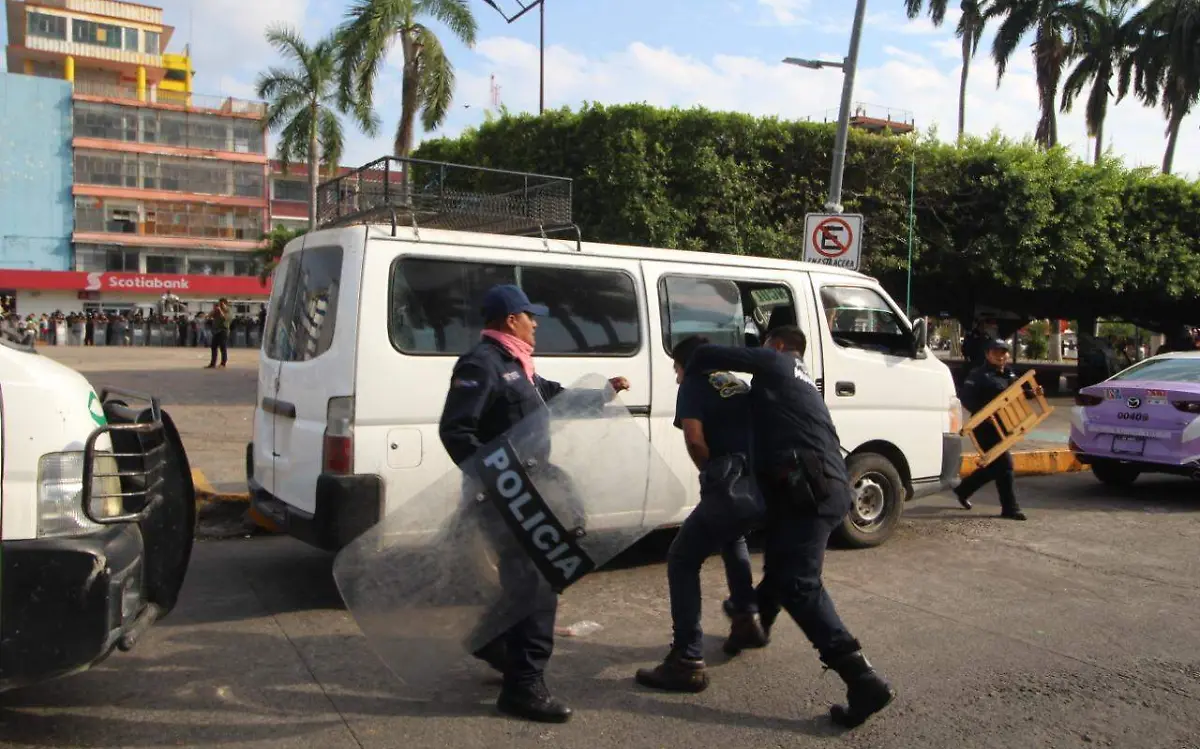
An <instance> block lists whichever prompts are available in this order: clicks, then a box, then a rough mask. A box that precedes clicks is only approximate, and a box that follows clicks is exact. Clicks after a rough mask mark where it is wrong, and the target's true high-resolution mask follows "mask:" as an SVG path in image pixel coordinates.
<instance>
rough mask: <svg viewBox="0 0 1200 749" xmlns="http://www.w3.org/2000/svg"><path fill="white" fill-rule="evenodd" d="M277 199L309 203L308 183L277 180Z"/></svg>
mask: <svg viewBox="0 0 1200 749" xmlns="http://www.w3.org/2000/svg"><path fill="white" fill-rule="evenodd" d="M275 199H276V200H291V201H294V202H296V203H307V202H308V183H307V182H299V181H297V180H294V179H277V180H275Z"/></svg>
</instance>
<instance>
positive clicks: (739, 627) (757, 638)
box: [722, 614, 768, 655]
mask: <svg viewBox="0 0 1200 749" xmlns="http://www.w3.org/2000/svg"><path fill="white" fill-rule="evenodd" d="M729 618H730V620H731V622H730V625H729V637H728V638H727V639H726V640H725V645H724V646H723V647H722V649H723V650H724V651H725V652H726V653H728V654H729V655H737V654H738V653H740V652H742V651H743V650H750V649H753V648H763V647H766V646H767V642H768V639H767V633H766V632H765V631H763V628H762V627H761V626H760V625H759V623H758V619H757V618H756V617H755V616H754V614H731V615H730V617H729Z"/></svg>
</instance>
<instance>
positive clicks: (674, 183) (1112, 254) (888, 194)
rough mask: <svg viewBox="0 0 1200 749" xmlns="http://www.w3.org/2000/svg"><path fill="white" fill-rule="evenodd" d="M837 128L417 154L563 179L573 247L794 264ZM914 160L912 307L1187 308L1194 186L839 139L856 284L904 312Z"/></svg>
mask: <svg viewBox="0 0 1200 749" xmlns="http://www.w3.org/2000/svg"><path fill="white" fill-rule="evenodd" d="M832 147H833V126H832V125H826V124H813V123H804V122H782V121H779V120H776V119H759V118H754V117H750V116H748V115H741V114H728V113H717V112H710V111H707V110H703V109H691V110H680V109H670V110H664V109H657V108H653V107H649V106H611V107H606V106H599V105H588V106H585V107H583V108H582V109H581V110H580V111H578V112H572V111H569V110H565V109H564V110H558V111H550V112H547V113H546V114H545V115H544V116H542V117H535V116H520V117H512V116H504V117H501V118H499V119H496V120H494V121H492V122H490V123H488V124H485V125H483V126H482V127H480V128H478V129H475V130H470V131H468V132H466V133H465V134H464V135H462V136H461V137H459V138H456V139H441V140H433V141H427V142H425V143H423V144H422V145H421V147H420V148H419V149H418V150H417V152H416V153H415V154H414V157H417V158H423V159H431V160H437V161H450V162H457V163H461V164H474V165H481V166H491V167H497V168H503V169H514V170H520V171H532V172H539V173H543V174H554V175H561V176H565V177H571V178H572V179H574V180H575V185H574V188H575V195H574V211H575V216H576V221H577V223H578V224H579V225H580V227H581V228H582V230H583V235H584V238H585V239H588V240H593V241H604V242H617V243H630V244H642V245H652V246H662V247H673V248H680V249H691V250H705V251H713V252H726V253H735V254H749V255H764V256H770V257H789V258H795V257H799V256H800V254H801V252H802V248H803V242H802V234H803V226H804V214H805V213H806V212H809V211H820V210H822V206H823V204H824V202H825V198H826V190H827V185H828V180H829V166H830V161H831V152H832ZM914 151H915V159H916V184H915V196H916V198H915V213H916V232H915V237H916V239H915V243H914V263H913V304H914V307H915V308H916V309H918V310H920V311H921V312H922V313H924V314H938V313H940V312H948V313H950V314H953V315H954V316H956V317H959V318H960V319H964V320H965V319H967V318H968V317H969V315H970V313H971V310H972V309H973V306H974V305H976V304H989V305H993V306H997V307H1001V308H1004V309H1011V310H1013V311H1016V312H1019V313H1021V314H1024V315H1027V316H1029V317H1060V318H1080V317H1082V318H1088V317H1095V316H1098V315H1099V316H1109V317H1125V318H1128V319H1131V320H1137V321H1139V322H1140V323H1142V324H1143V325H1145V326H1147V327H1152V328H1160V327H1163V326H1166V325H1169V324H1171V323H1174V322H1176V321H1181V320H1185V319H1188V318H1195V317H1196V316H1197V311H1198V307H1197V305H1198V303H1200V244H1198V243H1200V239H1198V237H1200V211H1198V210H1197V209H1198V208H1200V185H1197V184H1196V183H1189V182H1186V181H1184V180H1181V179H1179V178H1177V177H1169V176H1156V175H1154V174H1152V173H1151V172H1150V171H1149V170H1128V169H1125V168H1123V167H1122V166H1121V165H1120V164H1119V163H1117V162H1115V161H1105V162H1102V163H1101V164H1100V165H1098V166H1091V165H1088V164H1084V163H1081V162H1080V161H1079V160H1077V159H1075V158H1074V157H1073V156H1071V155H1070V154H1069V153H1067V152H1065V151H1063V150H1052V151H1050V152H1042V151H1039V150H1037V149H1036V148H1034V147H1033V145H1032V144H1031V143H1014V142H1011V141H1008V140H1005V139H1003V138H1000V137H998V136H993V137H992V138H989V139H987V140H969V141H967V142H965V143H964V144H963V146H962V147H955V146H952V145H947V144H944V143H939V142H937V141H936V140H934V139H932V138H927V139H925V140H922V141H920V142H917V141H916V140H915V139H913V138H902V137H894V136H892V137H888V136H877V135H871V134H867V133H862V132H858V131H852V132H851V137H850V142H849V147H848V149H847V157H846V167H845V174H844V191H843V198H842V202H843V204H844V206H845V210H846V211H847V212H861V213H863V214H864V215H865V217H866V222H867V223H866V228H865V230H864V235H865V236H864V268H863V270H864V271H865V272H867V273H870V274H871V275H874V276H877V277H879V278H881V279H882V280H883V282H884V283H885V284H886V285H887V287H888V288H889V290H890V291H891V292H892V294H893V295H895V296H896V298H898V299H903V298H904V293H905V284H906V276H907V273H906V270H907V257H908V244H907V242H908V211H909V192H910V174H911V169H912V161H913V158H914Z"/></svg>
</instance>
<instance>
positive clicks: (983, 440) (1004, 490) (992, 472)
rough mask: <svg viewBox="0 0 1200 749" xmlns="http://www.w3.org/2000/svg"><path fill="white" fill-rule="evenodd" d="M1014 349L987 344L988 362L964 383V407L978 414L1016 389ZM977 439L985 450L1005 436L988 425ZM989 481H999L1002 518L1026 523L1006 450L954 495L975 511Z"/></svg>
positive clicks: (978, 432)
mask: <svg viewBox="0 0 1200 749" xmlns="http://www.w3.org/2000/svg"><path fill="white" fill-rule="evenodd" d="M1011 351H1012V349H1011V348H1010V347H1009V345H1008V344H1007V343H1005V342H1004V341H1002V340H1000V339H995V340H990V341H988V342H987V343H986V344H985V345H984V358H985V361H984V363H983V364H981V365H980V366H978V367H976V368H975V369H973V370H971V373H970V374H968V375H967V379H966V380H965V381H964V382H963V389H962V404H963V405H964V406H966V408H967V410H968V411H970V412H972V413H974V412H976V411H979V410H980V409H983V408H985V407H987V405H988V404H989V403H991V402H992V401H993V400H995V399H996V397H997V396H999V395H1000V394H1001V393H1003V392H1004V391H1005V390H1007V389H1008V388H1009V387H1011V386H1012V384H1013V382H1014V381H1015V380H1016V379H1017V375H1016V373H1015V372H1013V369H1012V367H1011V366H1009V354H1010V353H1011ZM1040 392H1041V388H1040V387H1039V388H1034V389H1030V388H1029V387H1026V388H1025V396H1026V397H1027V398H1032V397H1034V393H1040ZM975 439H976V440H978V442H979V446H980V447H982V448H983V449H984V450H985V451H987V450H990V449H992V448H993V447H995V446H996V445H998V444H1000V442H1001V440H1002V437H1001V436H1000V434H999V433H998V432H997V431H996V428H995V427H994V426H992V424H991V422H984V423H982V424H980V425H979V426H978V427H976V428H975ZM989 481H995V482H996V491H997V492H998V493H999V495H1000V517H1002V518H1007V519H1009V520H1025V513H1024V512H1023V511H1022V510H1021V507H1020V505H1018V504H1017V495H1016V490H1015V484H1016V480H1015V474H1014V472H1013V458H1012V453H1010V452H1008V451H1005V452H1004V453H1002V454H1001V455H1000V457H998V458H996V460H994V461H992V462H991V463H989V464H988V465H987V466H985V467H984V468H981V469H979V470H978V471H975V472H974V473H972V474H971V475H970V476H967V478H966V479H964V480H963V482H962V483H961V484H959V485H958V486H957V487H955V489H954V496H955V497H957V498H958V503H959V504H961V505H962V506H963V508H965V509H967V510H969V509H971V506H972V505H971V499H970V498H971V495H972V494H974V493H975V492H977V491H979V490H980V489H982V488H983V486H984V485H985V484H987V483H988V482H989Z"/></svg>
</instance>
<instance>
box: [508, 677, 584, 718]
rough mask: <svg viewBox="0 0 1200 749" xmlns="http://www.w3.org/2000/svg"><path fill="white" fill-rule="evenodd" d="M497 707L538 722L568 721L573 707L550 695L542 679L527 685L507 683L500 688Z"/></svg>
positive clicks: (518, 716)
mask: <svg viewBox="0 0 1200 749" xmlns="http://www.w3.org/2000/svg"><path fill="white" fill-rule="evenodd" d="M496 707H497V708H498V709H499V710H500V712H502V713H504V714H506V715H512V716H514V717H517V718H524V719H525V720H533V721H537V722H538V723H566V722H567V721H568V720H570V719H571V708H569V707H567V706H566V704H564V703H563V702H561V701H559V700H557V699H555V698H554V697H552V696H550V690H549V689H547V688H546V682H544V681H542V680H541V679H538V681H537V682H535V683H533V684H529V685H526V686H508V685H507V684H506V685H505V686H504V688H503V689H502V690H500V699H498V700H496Z"/></svg>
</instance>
